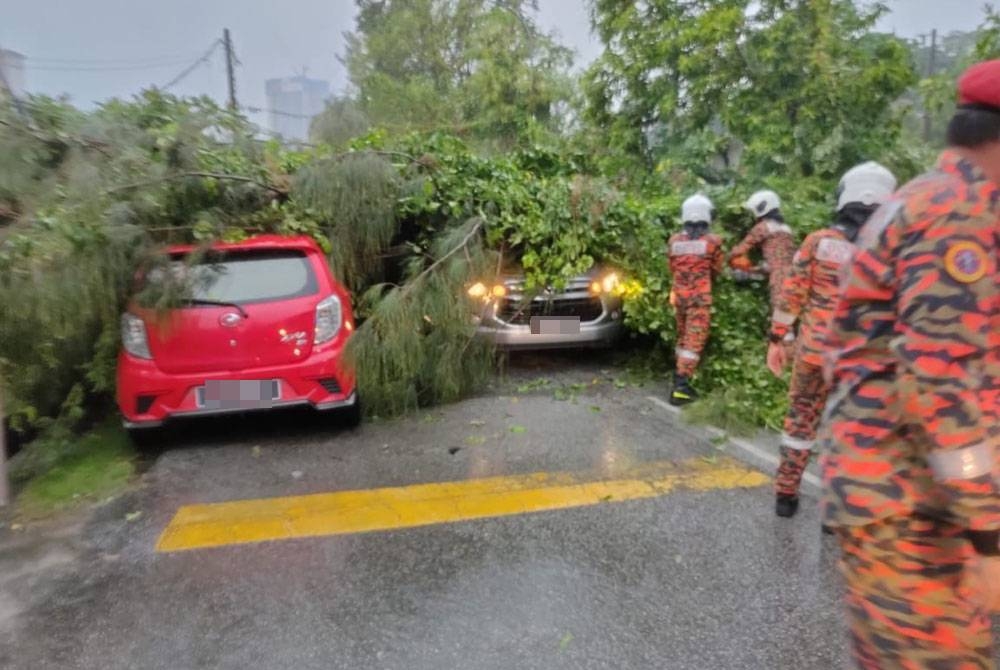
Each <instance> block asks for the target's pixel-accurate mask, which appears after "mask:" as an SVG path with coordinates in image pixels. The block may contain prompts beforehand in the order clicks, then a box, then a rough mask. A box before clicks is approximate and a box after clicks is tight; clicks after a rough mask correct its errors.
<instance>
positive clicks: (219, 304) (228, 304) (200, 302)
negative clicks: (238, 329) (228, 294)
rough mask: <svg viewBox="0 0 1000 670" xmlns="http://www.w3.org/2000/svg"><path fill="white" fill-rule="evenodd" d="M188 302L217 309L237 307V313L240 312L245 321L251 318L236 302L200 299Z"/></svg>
mask: <svg viewBox="0 0 1000 670" xmlns="http://www.w3.org/2000/svg"><path fill="white" fill-rule="evenodd" d="M186 302H187V303H188V304H189V305H214V306H216V307H235V308H236V311H237V312H239V313H240V315H241V316H242V317H243V318H244V319H249V318H250V315H249V314H247V311H246V310H245V309H243V308H242V307H240V306H239V304H237V303H235V302H224V301H222V300H200V299H198V298H192V299H191V300H188V301H186Z"/></svg>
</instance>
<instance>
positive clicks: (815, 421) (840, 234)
mask: <svg viewBox="0 0 1000 670" xmlns="http://www.w3.org/2000/svg"><path fill="white" fill-rule="evenodd" d="M895 189H896V178H895V177H894V176H893V175H892V173H891V172H889V170H887V169H886V168H884V167H882V166H881V165H879V164H878V163H864V164H863V165H859V166H857V167H854V168H852V169H851V170H849V171H848V172H847V173H846V174H845V175H844V176H843V178H842V179H841V181H840V187H839V190H838V199H837V212H836V216H835V218H834V221H833V224H832V225H830V226H829V227H828V228H825V229H822V230H818V231H816V232H814V233H812V234H810V235H809V236H807V237H806V239H805V241H804V242H803V243H802V246H801V247H800V248H799V250H798V251H797V252H796V253H795V257H794V259H793V261H792V265H791V267H790V268H789V271H788V276H787V277H786V278H785V281H784V284H783V285H782V289H781V291H780V292H779V294H778V296H777V298H776V302H775V307H774V314H773V316H772V319H771V336H770V340H771V346H770V347H769V349H768V354H767V363H768V367H769V368H770V369H771V371H772V372H773V373H774V374H776V375H778V376H780V375H781V374H782V372H783V370H784V368H785V364H786V360H787V358H786V357H787V356H788V350H787V348H786V344H787V338H788V335H789V334H790V333H792V332H793V330H792V328H793V327H794V326H795V324H796V323H798V324H799V335H798V339H797V341H796V345H795V362H794V364H793V366H792V379H791V384H790V387H789V391H788V396H789V408H788V414H787V415H786V416H785V426H784V433H783V434H782V435H781V445H780V453H781V463H780V465H779V466H778V473H777V476H776V478H775V482H774V492H775V498H776V499H775V513H776V514H777V515H778V516H781V517H791V516H794V515H795V512H796V511H797V510H798V507H799V486H800V485H801V483H802V474H803V472H804V471H805V468H806V465H807V464H808V462H809V458H810V456H811V454H812V449H813V442H814V441H815V439H816V430H817V428H818V427H819V420H820V416H821V414H822V412H823V406H824V405H825V403H826V397H827V392H828V390H829V387H828V384H827V383H826V381H825V380H824V379H823V362H824V361H823V358H824V353H825V346H824V342H823V338H824V336H825V333H826V332H827V331H828V330H829V322H830V319H831V318H832V316H833V310H834V306H835V302H836V299H837V297H838V291H839V286H840V278H841V274H842V272H843V268H844V267H845V265H846V264H847V262H848V261H850V259H851V258H852V257H853V255H854V248H855V247H854V241H855V239H856V238H857V236H858V232H859V231H860V230H861V226H863V225H864V223H865V221H867V220H868V218H869V217H870V216H871V215H872V213H873V212H874V211H875V209H876V208H877V207H878V206H879V204H881V203H882V202H884V201H885V200H886V199H888V197H889V196H890V195H892V192H893V191H894V190H895Z"/></svg>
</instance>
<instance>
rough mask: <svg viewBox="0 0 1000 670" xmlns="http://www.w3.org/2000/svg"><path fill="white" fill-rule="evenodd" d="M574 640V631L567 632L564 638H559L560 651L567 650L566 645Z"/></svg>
mask: <svg viewBox="0 0 1000 670" xmlns="http://www.w3.org/2000/svg"><path fill="white" fill-rule="evenodd" d="M572 641H573V633H566V634H565V635H563V639H561V640H559V651H566V647H568V646H569V643H570V642H572Z"/></svg>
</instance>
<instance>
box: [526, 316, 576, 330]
mask: <svg viewBox="0 0 1000 670" xmlns="http://www.w3.org/2000/svg"><path fill="white" fill-rule="evenodd" d="M531 334H532V335H579V334H580V317H578V316H533V317H531Z"/></svg>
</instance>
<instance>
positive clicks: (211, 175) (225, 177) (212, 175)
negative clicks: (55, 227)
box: [104, 172, 288, 196]
mask: <svg viewBox="0 0 1000 670" xmlns="http://www.w3.org/2000/svg"><path fill="white" fill-rule="evenodd" d="M188 177H203V178H205V179H218V180H220V181H239V182H244V183H247V184H253V185H255V186H259V187H260V188H262V189H265V190H268V191H271V192H273V193H277V194H278V195H282V196H284V195H288V193H287V192H286V191H283V190H281V189H280V188H278V187H277V186H273V185H271V184H265V183H264V182H262V181H258V180H256V179H254V178H253V177H244V176H243V175H236V174H223V173H221V172H179V173H177V174H173V175H168V176H166V177H159V178H158V179H146V180H144V181H137V182H134V183H132V184H125V185H124V186H116V187H115V188H110V189H108V190H106V191H104V193H105V195H111V194H113V193H120V192H121V191H130V190H132V189H133V188H139V187H141V186H152V185H153V184H162V183H165V182H168V181H176V180H178V179H187V178H188Z"/></svg>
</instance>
